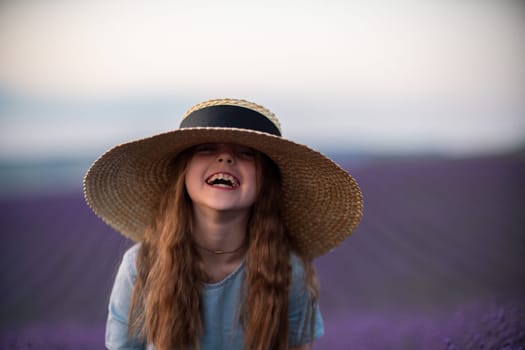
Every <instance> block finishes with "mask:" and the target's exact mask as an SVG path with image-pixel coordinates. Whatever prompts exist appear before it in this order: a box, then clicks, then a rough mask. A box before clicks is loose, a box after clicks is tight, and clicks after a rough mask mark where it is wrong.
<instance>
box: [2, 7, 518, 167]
mask: <svg viewBox="0 0 525 350" xmlns="http://www.w3.org/2000/svg"><path fill="white" fill-rule="evenodd" d="M524 10H525V9H524V6H523V5H522V3H521V2H518V1H500V0H494V1H443V0H419V1H408V0H407V1H386V0H385V1H336V0H323V1H321V0H315V1H274V0H270V1H264V2H263V1H257V2H254V1H228V0H226V1H207V0H206V1H185V0H178V1H148V2H146V1H143V2H139V1H124V0H105V1H80V0H78V1H60V0H43V1H23V0H17V1H14V0H13V1H5V0H4V1H1V2H0V118H1V119H0V123H1V124H0V159H16V158H23V159H24V158H27V159H31V158H47V157H55V156H68V157H71V156H92V155H97V154H98V153H100V152H102V151H103V150H105V149H106V148H108V147H110V146H112V145H114V144H116V143H119V142H123V141H126V140H129V139H132V138H135V137H141V136H148V135H150V134H152V133H156V132H160V131H163V130H168V129H174V128H177V126H178V123H179V118H180V116H181V115H182V113H183V112H184V111H185V110H186V109H188V108H189V107H191V106H192V105H193V104H195V103H198V102H200V101H202V100H205V99H208V98H217V97H235V98H245V99H249V100H253V101H255V102H257V103H260V104H263V105H264V106H266V107H268V108H269V109H271V110H272V111H273V112H275V113H276V114H277V116H278V117H279V118H280V120H281V121H282V124H283V129H284V135H285V136H286V137H288V138H291V139H294V140H296V141H298V142H302V143H306V144H309V145H311V146H312V147H314V148H318V149H321V150H323V151H327V150H330V151H334V150H338V151H351V152H384V153H390V154H404V153H421V152H434V153H441V154H451V155H472V154H482V153H495V152H504V151H507V150H512V149H513V148H515V147H518V146H522V145H523V144H524V141H525V116H524V115H525V99H524V98H523V97H524V94H523V92H524V91H525V64H524V62H525V40H523V39H524V35H523V34H524V33H525V31H524V29H525V28H524V26H525V11H524Z"/></svg>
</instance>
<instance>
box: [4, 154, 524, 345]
mask: <svg viewBox="0 0 525 350" xmlns="http://www.w3.org/2000/svg"><path fill="white" fill-rule="evenodd" d="M339 160H340V163H342V164H343V166H344V167H345V168H347V169H349V170H351V173H352V174H353V175H354V176H355V177H356V178H357V180H358V182H359V183H360V185H361V188H362V190H363V193H364V196H365V213H364V219H363V221H362V223H361V225H360V226H359V228H358V230H357V231H356V232H355V234H354V235H353V236H352V237H350V238H349V239H348V240H347V241H345V242H344V243H343V244H342V245H341V246H340V247H338V248H337V249H336V250H335V251H333V252H331V253H330V254H328V255H326V256H323V257H321V258H319V259H318V260H317V262H316V267H317V270H318V273H319V277H320V281H321V310H322V311H323V315H324V318H325V328H326V335H325V336H324V337H323V338H322V339H321V340H319V341H318V342H317V343H316V345H315V348H316V349H525V212H524V207H525V157H524V156H523V155H513V156H506V157H492V158H479V159H398V160H375V161H367V162H365V161H360V162H350V161H347V160H345V158H340V159H339ZM80 181H81V179H79V182H80ZM79 187H80V186H79ZM0 224H1V227H2V231H1V232H2V245H1V246H0V249H1V252H0V271H1V273H0V281H1V284H0V285H1V289H0V302H1V310H2V312H1V319H0V349H102V348H103V347H104V346H103V336H104V321H105V317H106V305H107V301H108V296H109V292H110V288H111V285H112V281H113V278H114V275H115V273H116V269H117V266H118V263H119V260H120V257H121V255H122V253H123V252H124V251H125V250H126V249H127V247H129V246H130V244H131V242H129V241H127V240H125V239H124V238H121V236H120V235H119V234H117V233H115V232H114V231H112V230H111V229H110V228H108V227H106V226H105V225H104V224H103V223H102V222H100V221H99V220H98V219H97V218H96V217H95V216H94V214H92V212H91V210H90V209H89V208H88V207H87V206H86V205H85V204H84V201H83V198H82V195H81V191H80V188H78V190H76V191H71V192H65V193H64V192H62V193H57V194H42V193H40V194H30V193H24V194H21V195H13V194H9V195H3V196H2V197H1V198H0Z"/></svg>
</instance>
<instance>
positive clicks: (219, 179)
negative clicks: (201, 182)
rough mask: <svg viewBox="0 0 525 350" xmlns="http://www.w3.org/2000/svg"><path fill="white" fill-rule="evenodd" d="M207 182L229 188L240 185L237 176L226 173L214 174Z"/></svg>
mask: <svg viewBox="0 0 525 350" xmlns="http://www.w3.org/2000/svg"><path fill="white" fill-rule="evenodd" d="M206 183H207V184H208V185H213V186H219V187H228V188H231V187H237V186H239V181H238V180H237V179H236V178H235V177H233V176H231V175H229V174H225V173H217V174H213V175H212V176H210V177H209V178H208V179H207V180H206Z"/></svg>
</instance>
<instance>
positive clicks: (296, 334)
mask: <svg viewBox="0 0 525 350" xmlns="http://www.w3.org/2000/svg"><path fill="white" fill-rule="evenodd" d="M291 264H292V286H291V289H290V298H289V309H288V322H289V329H290V333H289V341H288V343H289V345H290V346H299V345H303V344H308V343H311V342H313V341H314V340H316V339H318V338H320V337H321V336H322V335H323V334H324V324H323V317H322V315H321V311H320V310H319V305H318V304H317V303H313V301H312V297H311V295H310V294H309V293H308V290H307V289H306V286H305V282H304V269H303V266H302V263H301V262H300V260H299V258H298V257H296V256H292V259H291ZM310 304H313V307H312V308H309V307H308V306H309V305H310ZM309 309H310V313H309ZM312 312H313V313H314V315H315V316H314V320H313V329H312V330H311V329H310V322H311V313H312Z"/></svg>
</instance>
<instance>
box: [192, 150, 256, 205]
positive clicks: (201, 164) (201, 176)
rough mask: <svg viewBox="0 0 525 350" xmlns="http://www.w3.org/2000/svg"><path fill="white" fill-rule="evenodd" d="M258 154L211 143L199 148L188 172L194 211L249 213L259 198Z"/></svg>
mask: <svg viewBox="0 0 525 350" xmlns="http://www.w3.org/2000/svg"><path fill="white" fill-rule="evenodd" d="M255 158H256V155H255V151H254V150H252V149H251V148H249V147H245V146H241V145H236V144H229V143H228V144H224V143H209V144H202V145H199V146H196V148H195V151H194V153H193V155H192V157H191V159H190V161H189V163H188V166H187V169H186V177H185V184H186V190H187V191H188V194H189V196H190V198H191V200H192V202H193V206H194V209H195V210H212V211H219V212H239V213H240V214H246V213H248V212H249V210H250V208H251V206H252V204H253V203H254V202H255V198H256V196H257V170H256V165H255V162H256V161H255Z"/></svg>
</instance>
